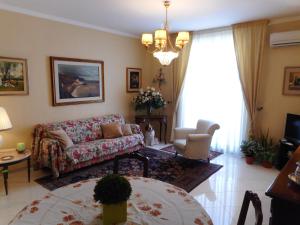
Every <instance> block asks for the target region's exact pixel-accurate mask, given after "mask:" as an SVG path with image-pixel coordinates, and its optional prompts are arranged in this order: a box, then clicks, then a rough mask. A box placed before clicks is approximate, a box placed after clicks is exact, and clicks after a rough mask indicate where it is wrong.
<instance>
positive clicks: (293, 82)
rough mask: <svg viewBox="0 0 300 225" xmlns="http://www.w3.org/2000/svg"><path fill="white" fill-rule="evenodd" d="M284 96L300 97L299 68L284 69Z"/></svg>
mask: <svg viewBox="0 0 300 225" xmlns="http://www.w3.org/2000/svg"><path fill="white" fill-rule="evenodd" d="M282 93H283V94H284V95H300V67H285V68H284V80H283V90H282Z"/></svg>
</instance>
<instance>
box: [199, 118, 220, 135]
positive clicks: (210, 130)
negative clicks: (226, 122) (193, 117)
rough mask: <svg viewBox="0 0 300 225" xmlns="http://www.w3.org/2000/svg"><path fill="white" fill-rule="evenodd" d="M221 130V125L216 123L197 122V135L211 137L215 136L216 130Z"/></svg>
mask: <svg viewBox="0 0 300 225" xmlns="http://www.w3.org/2000/svg"><path fill="white" fill-rule="evenodd" d="M218 129H220V126H219V124H217V123H214V122H212V121H208V120H198V122H197V127H196V130H197V133H199V134H210V135H211V136H213V135H214V133H215V130H218Z"/></svg>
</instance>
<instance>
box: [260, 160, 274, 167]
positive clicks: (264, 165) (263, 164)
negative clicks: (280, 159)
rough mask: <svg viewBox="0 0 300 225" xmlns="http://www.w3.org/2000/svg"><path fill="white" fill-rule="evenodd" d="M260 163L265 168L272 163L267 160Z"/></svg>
mask: <svg viewBox="0 0 300 225" xmlns="http://www.w3.org/2000/svg"><path fill="white" fill-rule="evenodd" d="M261 165H262V166H263V167H265V168H272V167H273V165H272V163H270V162H269V161H262V163H261Z"/></svg>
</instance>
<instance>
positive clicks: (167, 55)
mask: <svg viewBox="0 0 300 225" xmlns="http://www.w3.org/2000/svg"><path fill="white" fill-rule="evenodd" d="M164 6H165V8H166V19H165V23H164V27H163V29H159V30H156V31H155V33H154V50H153V51H150V46H151V45H152V44H153V36H152V34H151V33H144V34H142V44H143V45H145V47H146V48H147V50H148V51H150V52H151V53H152V54H153V56H154V57H155V58H157V59H158V60H159V62H160V63H161V64H162V65H163V66H168V65H170V63H171V62H172V61H173V59H175V58H177V57H178V55H179V52H180V51H181V50H182V49H183V47H184V46H185V45H186V44H187V43H188V42H189V39H190V37H189V32H186V31H181V32H179V33H178V35H177V37H176V40H175V47H174V46H173V45H172V42H171V40H170V36H169V26H168V8H169V6H170V1H166V0H165V1H164Z"/></svg>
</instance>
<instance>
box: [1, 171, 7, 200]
mask: <svg viewBox="0 0 300 225" xmlns="http://www.w3.org/2000/svg"><path fill="white" fill-rule="evenodd" d="M2 173H3V178H4V187H5V193H6V195H8V187H7V179H8V166H3V170H2Z"/></svg>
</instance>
